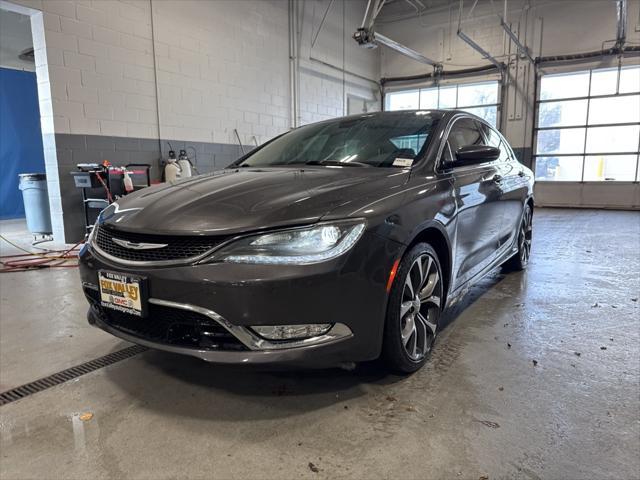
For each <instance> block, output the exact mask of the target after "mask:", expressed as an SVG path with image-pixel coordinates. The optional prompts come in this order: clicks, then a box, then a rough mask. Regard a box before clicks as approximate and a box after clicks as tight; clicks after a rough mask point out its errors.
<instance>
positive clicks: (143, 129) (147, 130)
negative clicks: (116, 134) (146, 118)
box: [127, 123, 175, 138]
mask: <svg viewBox="0 0 640 480" xmlns="http://www.w3.org/2000/svg"><path fill="white" fill-rule="evenodd" d="M163 134H164V130H163ZM127 135H128V136H129V137H138V138H158V128H157V127H156V126H155V125H144V124H141V123H127ZM170 138H175V137H173V136H171V137H170Z"/></svg>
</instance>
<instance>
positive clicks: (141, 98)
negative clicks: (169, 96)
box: [126, 94, 156, 110]
mask: <svg viewBox="0 0 640 480" xmlns="http://www.w3.org/2000/svg"><path fill="white" fill-rule="evenodd" d="M126 106H127V107H128V108H138V109H140V110H155V108H156V101H155V98H154V97H148V96H145V95H131V94H130V95H127V97H126Z"/></svg>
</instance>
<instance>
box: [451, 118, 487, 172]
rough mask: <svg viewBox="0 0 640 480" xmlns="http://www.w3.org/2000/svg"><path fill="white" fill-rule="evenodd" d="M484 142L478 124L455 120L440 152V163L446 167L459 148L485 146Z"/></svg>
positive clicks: (462, 119)
mask: <svg viewBox="0 0 640 480" xmlns="http://www.w3.org/2000/svg"><path fill="white" fill-rule="evenodd" d="M485 144H486V142H485V140H484V137H483V136H482V133H480V129H479V128H478V124H477V123H476V121H475V120H473V119H471V118H461V119H459V120H457V121H456V122H455V123H454V124H453V127H451V130H450V131H449V136H448V137H447V141H446V143H445V146H444V149H443V152H442V161H443V163H444V164H445V165H446V164H447V162H452V161H453V160H454V158H455V154H456V151H458V149H459V148H461V147H467V146H469V145H485Z"/></svg>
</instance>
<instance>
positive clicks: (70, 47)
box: [45, 31, 78, 52]
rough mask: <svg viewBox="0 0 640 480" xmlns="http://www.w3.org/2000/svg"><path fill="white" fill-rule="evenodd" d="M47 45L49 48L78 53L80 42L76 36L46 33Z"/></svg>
mask: <svg viewBox="0 0 640 480" xmlns="http://www.w3.org/2000/svg"><path fill="white" fill-rule="evenodd" d="M45 42H46V45H47V48H49V47H51V48H59V49H60V50H66V51H69V52H77V51H78V40H77V38H76V37H75V35H69V34H68V33H61V32H50V31H48V32H46V40H45Z"/></svg>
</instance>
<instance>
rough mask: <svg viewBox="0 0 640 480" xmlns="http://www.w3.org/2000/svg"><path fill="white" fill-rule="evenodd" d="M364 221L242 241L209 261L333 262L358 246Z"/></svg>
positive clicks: (297, 229) (307, 228)
mask: <svg viewBox="0 0 640 480" xmlns="http://www.w3.org/2000/svg"><path fill="white" fill-rule="evenodd" d="M364 226H365V224H364V222H363V221H359V222H356V223H354V222H348V223H347V222H335V223H324V224H319V225H314V226H312V227H306V228H296V229H290V230H281V231H277V232H272V233H265V234H262V235H255V236H252V237H247V238H241V239H240V240H237V241H235V242H233V243H232V244H230V245H228V246H226V247H224V248H223V249H222V250H220V251H218V252H216V253H215V254H214V255H213V257H212V258H211V259H209V260H208V261H212V260H213V261H223V262H230V263H254V264H267V265H307V264H312V263H319V262H324V261H327V260H332V259H334V258H336V257H338V256H340V255H342V254H343V253H345V252H347V251H348V250H349V249H350V248H351V247H353V246H354V245H355V243H356V242H357V241H358V239H359V238H360V237H361V236H362V232H364Z"/></svg>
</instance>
